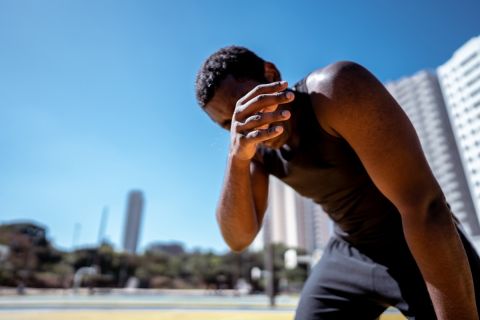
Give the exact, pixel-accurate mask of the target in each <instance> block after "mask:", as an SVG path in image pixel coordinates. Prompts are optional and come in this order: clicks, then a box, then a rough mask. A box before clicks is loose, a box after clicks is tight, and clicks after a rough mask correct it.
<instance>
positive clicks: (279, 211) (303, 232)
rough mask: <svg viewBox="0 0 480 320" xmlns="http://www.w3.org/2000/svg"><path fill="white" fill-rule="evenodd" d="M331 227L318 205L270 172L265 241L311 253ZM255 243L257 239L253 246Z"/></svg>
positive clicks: (326, 239)
mask: <svg viewBox="0 0 480 320" xmlns="http://www.w3.org/2000/svg"><path fill="white" fill-rule="evenodd" d="M332 230H333V228H332V223H331V221H330V219H329V218H328V216H327V215H326V214H325V212H324V211H323V210H322V208H321V206H319V205H318V204H316V203H314V202H313V201H312V200H310V199H307V198H304V197H302V196H300V195H299V194H298V193H297V192H295V190H293V189H292V188H291V187H289V186H288V185H286V184H284V183H283V182H282V181H280V180H279V179H277V178H275V177H273V176H270V183H269V195H268V208H267V212H266V213H265V222H264V236H265V237H266V238H267V239H265V241H272V242H274V243H282V244H284V245H286V246H287V247H293V248H300V249H304V250H305V251H307V252H308V253H312V252H313V251H315V250H321V249H323V248H324V247H325V245H326V243H327V241H328V239H329V237H330V235H331V233H332ZM258 244H259V243H258V240H257V241H256V243H255V244H254V246H255V247H257V246H258Z"/></svg>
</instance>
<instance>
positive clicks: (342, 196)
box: [257, 79, 404, 248]
mask: <svg viewBox="0 0 480 320" xmlns="http://www.w3.org/2000/svg"><path fill="white" fill-rule="evenodd" d="M305 81H306V79H303V80H301V81H300V82H298V83H297V84H296V85H295V87H294V89H293V90H294V91H295V99H296V104H295V106H294V107H295V109H294V110H292V111H291V112H292V121H295V122H296V130H298V134H299V143H298V146H297V147H296V148H295V149H294V150H290V151H289V152H286V151H285V150H283V149H280V150H275V149H269V148H266V147H259V149H258V153H257V154H258V156H259V159H258V160H259V161H260V162H262V164H263V166H264V168H265V170H266V171H267V172H268V173H270V174H272V175H274V176H276V177H277V178H279V179H280V180H282V181H283V182H285V183H286V184H288V185H289V186H291V187H292V188H293V189H294V190H295V191H297V192H298V193H299V194H301V195H302V196H305V197H307V198H311V199H312V200H313V201H314V202H316V203H318V204H320V205H321V206H322V208H323V209H324V211H325V212H326V213H327V214H328V215H329V216H330V218H331V219H332V220H333V221H334V224H335V228H334V232H335V234H336V235H337V236H339V237H341V238H343V239H345V240H347V241H348V242H350V243H352V244H354V245H357V246H359V247H365V248H374V247H383V246H384V245H386V244H388V243H391V241H395V242H396V241H398V240H404V237H403V232H402V225H401V218H400V213H399V212H398V210H397V209H396V207H395V206H394V205H393V204H392V203H391V202H390V201H389V200H388V199H387V198H386V197H385V196H384V195H383V194H382V193H381V192H380V191H379V190H378V189H377V187H376V186H375V185H374V183H373V182H372V180H371V178H370V177H369V175H368V174H367V172H366V170H365V168H364V166H363V165H362V163H361V161H360V159H359V158H358V156H357V155H356V153H355V152H354V150H353V149H352V148H351V146H350V145H349V144H348V143H347V142H346V141H345V140H344V139H342V138H338V137H335V136H333V135H331V134H329V133H328V132H326V131H325V130H324V129H323V128H322V127H321V126H320V125H319V123H318V120H317V117H316V115H315V113H314V111H313V108H312V103H311V101H310V96H309V95H308V93H307V88H306V85H305Z"/></svg>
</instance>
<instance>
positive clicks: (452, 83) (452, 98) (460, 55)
mask: <svg viewBox="0 0 480 320" xmlns="http://www.w3.org/2000/svg"><path fill="white" fill-rule="evenodd" d="M437 73H438V78H439V81H440V85H441V87H442V91H443V96H444V99H445V103H446V105H447V110H448V115H449V117H450V120H451V123H452V127H453V132H454V134H455V137H456V139H457V141H458V148H459V151H460V155H461V159H462V163H463V167H464V169H465V173H466V176H467V181H468V185H469V187H470V192H471V194H472V197H473V203H474V205H475V208H476V212H477V219H478V220H480V216H478V215H479V214H480V36H477V37H475V38H472V39H470V40H469V41H468V42H467V43H465V44H464V45H463V46H462V47H460V48H459V49H458V50H457V51H455V52H454V54H453V56H452V58H451V59H450V60H448V61H447V62H446V63H444V64H443V65H441V66H440V67H438V69H437ZM473 235H474V236H477V237H478V236H479V234H478V233H473ZM478 245H480V243H479V242H478V240H477V246H478Z"/></svg>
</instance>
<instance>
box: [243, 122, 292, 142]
mask: <svg viewBox="0 0 480 320" xmlns="http://www.w3.org/2000/svg"><path fill="white" fill-rule="evenodd" d="M282 132H283V127H282V126H274V127H271V128H268V129H258V130H254V131H250V132H249V133H248V134H246V135H245V136H243V140H244V141H245V142H246V143H255V144H256V143H260V142H263V141H267V140H270V139H273V138H275V137H277V136H279V135H281V134H282Z"/></svg>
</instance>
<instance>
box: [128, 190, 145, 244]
mask: <svg viewBox="0 0 480 320" xmlns="http://www.w3.org/2000/svg"><path fill="white" fill-rule="evenodd" d="M143 205H144V199H143V194H142V192H141V191H131V192H130V193H129V194H128V202H127V212H126V219H125V228H124V234H123V249H124V250H125V251H126V252H128V253H136V252H137V244H138V238H139V235H140V224H141V220H142V212H143Z"/></svg>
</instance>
